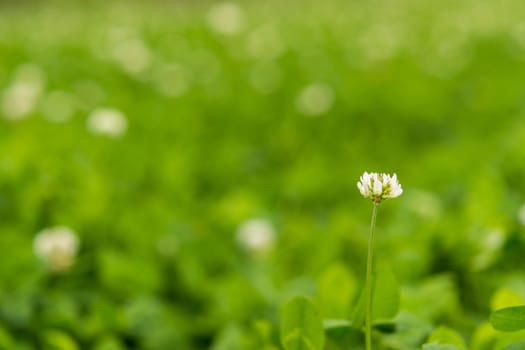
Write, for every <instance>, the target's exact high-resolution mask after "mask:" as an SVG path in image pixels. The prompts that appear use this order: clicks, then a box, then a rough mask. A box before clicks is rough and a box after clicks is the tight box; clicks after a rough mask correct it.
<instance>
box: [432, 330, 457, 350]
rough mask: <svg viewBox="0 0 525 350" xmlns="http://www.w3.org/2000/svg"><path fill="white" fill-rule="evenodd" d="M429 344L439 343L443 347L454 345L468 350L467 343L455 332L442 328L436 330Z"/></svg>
mask: <svg viewBox="0 0 525 350" xmlns="http://www.w3.org/2000/svg"><path fill="white" fill-rule="evenodd" d="M428 343H438V344H443V345H454V346H456V347H458V348H460V349H466V345H465V341H464V340H463V338H462V337H461V335H460V334H459V333H458V332H456V331H455V330H453V329H451V328H448V327H444V326H440V327H438V328H436V329H435V330H434V331H433V332H432V334H431V335H430V337H429V338H428Z"/></svg>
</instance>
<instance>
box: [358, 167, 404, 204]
mask: <svg viewBox="0 0 525 350" xmlns="http://www.w3.org/2000/svg"><path fill="white" fill-rule="evenodd" d="M357 188H359V192H361V194H362V195H363V197H365V198H368V199H371V200H372V201H374V203H380V202H381V201H382V200H384V199H388V198H396V197H399V196H400V195H401V194H402V193H403V189H402V188H401V185H400V184H399V182H398V181H397V175H396V174H394V175H390V174H384V173H381V174H380V173H367V172H366V171H365V173H364V174H363V175H362V176H361V178H360V179H359V182H358V183H357Z"/></svg>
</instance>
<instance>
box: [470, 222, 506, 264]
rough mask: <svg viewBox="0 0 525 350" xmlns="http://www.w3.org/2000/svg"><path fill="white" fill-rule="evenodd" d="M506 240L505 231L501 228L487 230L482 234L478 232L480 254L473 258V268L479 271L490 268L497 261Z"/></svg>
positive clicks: (477, 241) (477, 243)
mask: <svg viewBox="0 0 525 350" xmlns="http://www.w3.org/2000/svg"><path fill="white" fill-rule="evenodd" d="M506 240H507V237H506V235H505V231H504V230H502V229H500V228H493V229H489V230H485V231H484V232H482V233H479V232H478V233H477V234H476V241H475V245H476V246H477V248H478V254H476V255H474V256H473V258H472V261H471V264H472V268H474V269H475V270H478V271H479V270H484V269H486V268H488V267H490V265H492V264H493V263H494V262H495V261H496V260H497V258H498V255H499V253H500V251H501V249H502V248H503V245H504V244H505V242H506Z"/></svg>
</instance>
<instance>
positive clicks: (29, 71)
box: [1, 64, 45, 120]
mask: <svg viewBox="0 0 525 350" xmlns="http://www.w3.org/2000/svg"><path fill="white" fill-rule="evenodd" d="M44 85H45V75H44V72H43V71H42V70H41V69H40V67H38V66H35V65H32V64H24V65H22V66H20V67H18V68H17V69H16V72H15V77H14V80H13V82H12V83H11V85H10V86H9V87H7V88H6V90H5V91H4V93H3V96H2V101H1V102H2V103H1V110H2V112H3V115H4V118H5V119H9V120H20V119H23V118H25V117H27V116H28V115H29V114H31V112H33V110H34V108H35V106H36V105H37V102H38V99H39V98H40V96H41V94H42V91H43V90H44Z"/></svg>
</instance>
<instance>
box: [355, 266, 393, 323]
mask: <svg viewBox="0 0 525 350" xmlns="http://www.w3.org/2000/svg"><path fill="white" fill-rule="evenodd" d="M399 301H400V289H399V285H398V283H397V279H396V277H395V276H394V274H393V273H392V271H391V270H390V269H388V268H386V267H381V268H378V269H377V270H375V272H374V274H373V283H372V322H373V323H377V322H381V321H388V320H390V319H392V318H394V316H395V315H396V314H397V312H398V311H399ZM351 319H352V326H353V327H355V328H361V327H362V326H363V324H364V322H365V306H364V294H361V297H360V298H359V301H358V303H357V305H356V307H355V309H354V311H353V314H352V318H351Z"/></svg>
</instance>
